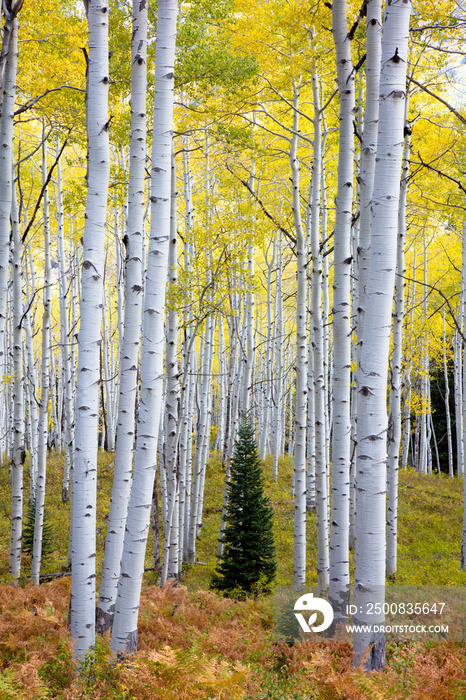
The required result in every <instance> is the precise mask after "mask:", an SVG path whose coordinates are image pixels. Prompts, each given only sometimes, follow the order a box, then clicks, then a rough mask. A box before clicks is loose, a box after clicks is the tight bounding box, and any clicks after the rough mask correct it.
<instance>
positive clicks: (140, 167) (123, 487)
mask: <svg viewBox="0 0 466 700" xmlns="http://www.w3.org/2000/svg"><path fill="white" fill-rule="evenodd" d="M146 49H147V3H146V2H140V0H134V2H133V35H132V48H131V136H130V153H129V183H128V210H127V211H128V214H127V220H126V233H125V238H124V242H125V247H126V260H125V292H124V293H125V302H124V323H123V336H122V338H121V339H120V388H119V403H118V418H117V424H118V437H117V442H116V453H115V468H114V474H113V487H112V496H111V501H110V511H109V516H108V526H107V536H106V540H105V554H104V561H103V565H102V578H101V583H100V591H99V601H98V604H97V611H96V624H97V630H98V632H99V633H104V632H105V631H106V630H107V629H109V628H110V627H111V626H112V622H113V614H114V610H115V602H116V595H117V587H118V578H119V576H120V561H121V555H122V552H123V540H124V534H125V524H126V516H127V513H128V502H129V496H130V491H131V480H132V469H131V467H132V462H133V447H134V433H135V429H136V426H135V406H136V394H137V380H138V369H137V368H138V361H139V340H140V334H141V308H142V268H141V259H142V239H143V237H144V206H145V202H144V176H145V163H146V81H147V56H146V54H147V51H146Z"/></svg>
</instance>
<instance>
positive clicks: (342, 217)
mask: <svg viewBox="0 0 466 700" xmlns="http://www.w3.org/2000/svg"><path fill="white" fill-rule="evenodd" d="M346 12H347V10H346V0H334V2H333V4H332V32H333V39H334V42H335V50H336V63H337V84H338V94H339V97H340V112H339V122H340V126H339V140H338V184H337V196H336V198H335V233H334V262H333V269H334V281H333V343H334V351H333V399H332V414H333V425H332V506H331V533H330V583H329V602H330V603H331V605H332V607H333V610H334V624H335V625H337V624H338V623H339V622H344V621H345V620H347V618H348V613H347V612H346V611H347V605H348V602H349V586H350V581H349V544H348V543H349V481H350V461H351V454H350V451H351V415H350V392H351V261H352V255H351V253H352V251H351V217H352V206H353V159H354V131H353V119H354V116H355V114H354V112H355V98H354V79H355V72H354V70H353V64H352V62H351V40H350V37H349V35H348V28H347V18H346Z"/></svg>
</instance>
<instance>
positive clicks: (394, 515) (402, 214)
mask: <svg viewBox="0 0 466 700" xmlns="http://www.w3.org/2000/svg"><path fill="white" fill-rule="evenodd" d="M407 115H408V100H406V105H405V128H404V131H405V138H404V154H403V168H402V177H401V185H400V201H399V205H398V234H397V251H396V273H397V274H396V279H395V306H394V311H393V331H392V334H393V341H392V346H393V350H392V361H391V374H390V397H389V405H390V417H389V428H388V463H387V575H388V576H391V575H393V574H395V572H396V566H397V543H398V540H397V532H398V526H397V521H398V469H399V455H400V441H401V390H402V386H401V377H402V371H401V359H402V345H403V319H404V306H405V300H404V289H405V261H404V259H405V256H404V245H405V235H406V197H407V194H408V177H409V157H410V146H411V139H410V135H411V128H410V125H409V122H408V120H407Z"/></svg>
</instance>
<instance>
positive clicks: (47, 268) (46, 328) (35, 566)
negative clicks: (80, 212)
mask: <svg viewBox="0 0 466 700" xmlns="http://www.w3.org/2000/svg"><path fill="white" fill-rule="evenodd" d="M42 161H43V164H42V182H43V183H44V182H45V178H46V172H45V171H46V147H45V144H44V146H43V154H42ZM50 247H51V246H50V226H49V214H48V194H47V189H46V190H45V192H44V287H45V288H44V313H43V316H42V357H41V396H40V408H39V425H38V429H39V439H38V460H37V485H36V488H35V492H34V499H35V504H36V508H35V522H34V544H33V551H32V563H31V579H32V582H33V583H34V584H35V585H36V586H38V585H39V576H40V564H41V557H42V532H43V526H44V503H45V482H46V466H47V437H48V418H49V397H50V385H49V382H50V375H49V362H50V344H49V338H50V323H51V309H52V267H51V256H50Z"/></svg>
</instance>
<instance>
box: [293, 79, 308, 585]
mask: <svg viewBox="0 0 466 700" xmlns="http://www.w3.org/2000/svg"><path fill="white" fill-rule="evenodd" d="M298 107H299V87H298V86H297V85H293V135H292V137H291V144H290V167H291V179H292V187H293V205H292V206H293V220H294V227H295V231H296V256H297V261H296V265H297V293H296V353H297V355H296V413H295V426H296V432H295V438H296V443H295V449H294V459H293V480H294V539H293V541H294V549H293V588H294V589H295V590H299V589H300V588H302V586H304V585H305V583H306V411H307V262H308V256H307V245H306V237H305V233H304V230H303V226H302V221H301V208H300V207H301V205H300V188H299V160H298V138H299V134H298V129H299V115H298Z"/></svg>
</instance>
